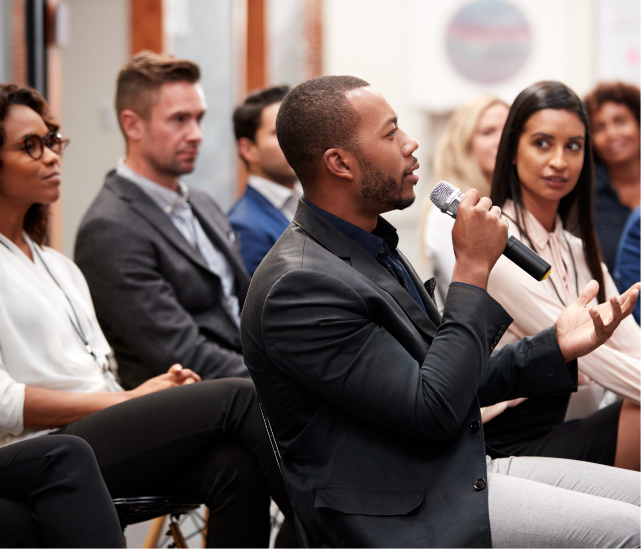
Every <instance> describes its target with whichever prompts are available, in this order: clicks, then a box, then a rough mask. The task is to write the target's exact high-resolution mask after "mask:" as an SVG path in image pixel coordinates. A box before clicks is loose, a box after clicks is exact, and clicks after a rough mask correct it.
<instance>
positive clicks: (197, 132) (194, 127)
mask: <svg viewBox="0 0 641 549" xmlns="http://www.w3.org/2000/svg"><path fill="white" fill-rule="evenodd" d="M187 140H188V141H196V142H198V143H200V142H201V141H202V140H203V128H202V126H201V125H200V122H199V121H197V120H194V121H193V122H192V123H191V124H189V131H188V133H187Z"/></svg>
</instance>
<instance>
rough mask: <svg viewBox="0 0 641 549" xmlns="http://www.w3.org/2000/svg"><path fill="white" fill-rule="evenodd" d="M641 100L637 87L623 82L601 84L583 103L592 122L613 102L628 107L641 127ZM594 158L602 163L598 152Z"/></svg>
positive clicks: (640, 93)
mask: <svg viewBox="0 0 641 549" xmlns="http://www.w3.org/2000/svg"><path fill="white" fill-rule="evenodd" d="M640 98H641V92H640V91H639V88H638V87H637V86H634V85H632V84H625V83H623V82H601V83H599V84H597V86H596V88H594V89H593V90H592V91H591V92H590V93H589V94H588V95H586V96H585V99H584V100H583V102H584V103H585V108H586V109H587V111H588V116H589V117H590V121H592V119H593V117H594V115H595V114H596V113H597V111H598V110H599V109H600V108H601V107H602V106H603V105H604V104H605V103H607V102H608V101H611V102H613V103H619V104H620V105H625V106H626V107H628V109H630V111H631V112H632V114H633V115H634V118H636V121H637V124H639V125H641V120H640V112H639V111H640V110H641V108H640V105H641V99H640ZM594 158H595V160H596V161H597V162H600V161H601V159H600V158H599V155H598V153H597V152H596V151H595V154H594Z"/></svg>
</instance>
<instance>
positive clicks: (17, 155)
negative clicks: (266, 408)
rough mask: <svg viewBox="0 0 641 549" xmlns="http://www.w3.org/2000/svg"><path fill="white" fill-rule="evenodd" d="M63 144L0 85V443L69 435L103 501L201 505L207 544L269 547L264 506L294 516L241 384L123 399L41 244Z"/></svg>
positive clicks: (74, 282) (178, 382) (76, 288)
mask: <svg viewBox="0 0 641 549" xmlns="http://www.w3.org/2000/svg"><path fill="white" fill-rule="evenodd" d="M67 143H68V141H67V140H66V139H64V138H62V137H61V135H60V134H59V133H58V126H57V125H56V124H55V123H54V122H53V120H52V119H51V117H50V115H49V112H48V107H47V104H46V102H45V100H44V98H43V97H42V96H41V95H40V94H39V93H38V92H36V91H34V90H31V89H28V88H18V87H17V86H15V85H0V445H3V444H7V443H9V442H13V441H16V440H20V439H23V438H26V437H34V436H41V435H45V434H47V433H52V434H53V436H56V435H58V434H70V435H75V436H78V437H80V438H83V439H85V440H86V441H87V442H88V443H89V444H90V446H91V447H92V449H93V451H94V453H95V455H96V459H97V462H98V465H99V467H100V471H101V473H102V476H103V478H104V480H105V483H106V485H107V488H108V489H109V492H110V493H111V496H112V497H114V498H118V497H130V496H151V495H176V496H181V497H183V498H187V499H189V500H195V501H198V502H201V503H205V504H206V505H207V506H208V507H209V509H210V515H209V523H208V531H207V544H208V546H210V547H211V546H225V547H234V546H236V547H238V546H240V547H252V546H264V547H266V546H267V545H268V542H269V533H270V519H269V496H270V495H271V496H272V497H273V498H274V500H275V501H276V503H277V504H278V505H279V507H280V508H281V510H282V511H283V512H284V514H285V516H286V517H287V518H288V519H289V520H291V519H292V513H291V504H290V502H289V499H288V497H287V493H286V491H285V486H284V484H283V481H282V478H281V476H280V472H279V469H278V464H277V462H276V459H275V456H274V453H273V451H272V449H271V447H270V444H269V439H268V437H267V432H266V429H265V426H264V424H263V420H262V417H261V414H260V411H259V408H258V403H257V400H256V397H255V394H254V388H253V384H252V383H251V381H249V380H242V379H224V380H215V381H204V382H200V378H199V377H198V375H197V374H195V373H194V372H192V371H191V370H188V369H183V368H182V367H181V366H180V365H174V366H172V367H171V368H170V369H169V371H168V372H167V373H166V374H163V375H160V376H157V377H155V378H152V379H151V380H149V381H147V382H146V383H144V384H142V385H140V386H139V387H137V388H136V389H134V390H132V391H124V390H123V389H122V388H121V387H120V386H119V385H118V383H117V381H116V378H115V377H114V375H113V374H112V372H111V371H110V368H109V360H108V355H109V353H110V349H109V346H108V344H107V341H106V339H105V337H104V335H103V333H102V331H101V329H100V326H99V325H98V322H97V320H96V315H95V312H94V309H93V305H92V302H91V297H90V294H89V289H88V287H87V284H86V282H85V279H84V278H83V276H82V274H81V272H80V270H79V269H78V268H77V267H76V266H75V264H74V263H73V262H72V261H70V260H69V259H67V258H66V257H64V256H63V255H62V254H60V253H58V252H56V251H54V250H52V249H51V248H48V247H47V246H46V245H45V239H46V235H47V226H48V212H49V205H50V204H52V203H53V202H55V201H56V200H57V199H58V195H59V192H60V182H61V174H60V156H61V154H62V152H63V149H64V147H65V146H66V145H67ZM96 252H97V253H99V251H98V250H97V251H96ZM0 478H1V479H2V480H1V482H0V492H1V491H2V490H4V489H5V488H7V486H8V485H11V479H5V478H4V477H0ZM7 483H8V484H7ZM1 521H2V518H1V517H0V524H1ZM1 536H2V534H1V532H0V538H1Z"/></svg>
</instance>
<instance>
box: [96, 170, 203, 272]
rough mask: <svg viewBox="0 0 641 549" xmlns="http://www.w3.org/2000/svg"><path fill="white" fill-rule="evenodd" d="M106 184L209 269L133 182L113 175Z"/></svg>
mask: <svg viewBox="0 0 641 549" xmlns="http://www.w3.org/2000/svg"><path fill="white" fill-rule="evenodd" d="M106 185H107V186H108V187H111V188H112V190H114V191H115V192H116V193H117V194H118V195H119V196H120V197H121V198H122V199H124V200H126V201H127V202H129V203H130V204H131V208H132V209H133V210H134V211H135V212H136V213H137V214H138V215H140V216H141V217H143V218H144V219H145V220H146V221H147V222H148V223H149V224H151V225H152V226H153V227H154V228H155V229H156V230H157V231H158V232H159V233H160V234H161V235H163V237H164V238H166V239H167V240H168V241H169V242H170V243H171V244H172V245H173V246H174V247H176V248H177V249H178V250H179V251H180V252H182V253H183V254H184V255H185V256H187V257H188V258H189V259H191V260H192V261H193V262H194V263H196V264H197V265H200V266H201V267H203V268H204V269H207V270H209V267H208V266H207V263H205V260H204V259H203V257H202V256H201V255H200V253H198V250H196V249H195V248H194V247H193V246H192V245H191V244H189V242H187V240H186V239H185V237H184V236H183V235H182V234H181V233H180V231H179V230H178V229H177V228H176V227H175V226H174V224H173V223H172V222H171V219H169V216H168V215H166V214H165V212H163V211H162V210H161V209H160V208H159V207H158V206H157V204H156V203H155V202H154V201H153V200H152V199H151V198H150V197H149V196H147V194H146V193H145V191H143V190H142V189H140V188H139V187H138V186H137V185H136V184H135V183H132V182H131V181H127V180H126V179H123V178H122V177H119V176H117V175H115V176H114V177H113V178H112V179H111V180H108V181H107V183H106Z"/></svg>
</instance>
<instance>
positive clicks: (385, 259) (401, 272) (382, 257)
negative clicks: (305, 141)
mask: <svg viewBox="0 0 641 549" xmlns="http://www.w3.org/2000/svg"><path fill="white" fill-rule="evenodd" d="M303 200H304V201H305V204H307V205H308V206H309V207H310V208H312V209H313V210H314V211H315V212H316V213H317V214H318V215H320V216H321V217H323V218H324V219H326V220H327V221H329V222H330V223H331V224H332V225H334V227H336V228H337V229H338V230H339V231H341V232H342V233H343V234H344V235H345V236H347V237H348V238H351V239H352V240H353V241H354V242H356V244H358V245H359V246H360V247H361V248H363V249H364V250H365V251H366V252H367V253H368V254H369V255H371V256H372V257H373V258H374V259H376V261H378V262H379V263H380V264H381V265H382V266H383V267H385V269H386V270H387V272H389V273H390V275H391V276H392V277H393V278H394V279H395V280H396V281H397V282H398V283H399V284H400V285H401V286H402V287H403V288H405V290H407V293H409V294H410V296H411V297H412V299H413V300H414V301H416V303H417V305H418V306H419V307H420V308H421V309H422V310H423V312H425V313H426V314H427V311H426V310H425V304H424V303H423V300H422V299H421V297H420V295H419V293H418V290H417V289H416V286H415V285H414V282H413V281H412V279H411V278H410V275H409V273H408V272H407V269H405V267H404V266H403V263H402V262H401V260H400V258H399V255H398V248H397V246H398V234H397V232H396V229H395V228H394V226H393V225H392V224H391V223H389V222H388V221H386V220H385V219H383V218H382V217H380V216H379V217H378V222H377V223H376V228H375V229H374V230H373V231H372V232H371V233H370V232H368V231H366V230H365V229H361V228H360V227H357V226H356V225H353V224H352V223H350V222H349V221H345V220H344V219H341V218H340V217H337V216H335V215H333V214H331V213H329V212H328V211H325V210H323V209H322V208H319V207H318V206H316V204H312V203H311V202H310V201H309V200H307V199H306V198H303Z"/></svg>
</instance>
